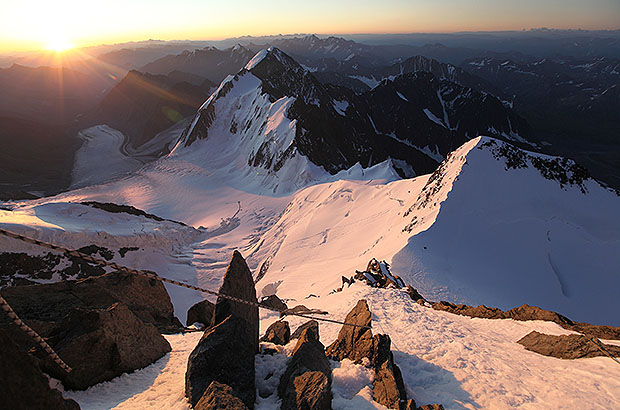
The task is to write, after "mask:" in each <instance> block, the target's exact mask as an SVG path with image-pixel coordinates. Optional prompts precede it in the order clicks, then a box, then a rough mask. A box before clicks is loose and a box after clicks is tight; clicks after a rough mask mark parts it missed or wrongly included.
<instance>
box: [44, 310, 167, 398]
mask: <svg viewBox="0 0 620 410" xmlns="http://www.w3.org/2000/svg"><path fill="white" fill-rule="evenodd" d="M48 343H49V344H50V346H52V348H53V349H54V350H55V351H56V353H58V355H59V356H60V357H61V358H62V359H63V360H64V361H65V362H66V363H67V364H68V365H69V366H70V367H71V368H73V370H72V371H71V372H70V373H66V372H64V371H62V370H61V369H59V368H58V366H57V365H56V364H55V363H53V362H51V361H50V360H49V359H48V358H47V356H45V359H44V360H43V362H42V365H43V368H44V370H45V371H46V372H47V373H49V374H51V375H53V376H54V377H56V378H57V379H60V380H61V381H62V382H63V384H64V385H65V387H66V388H68V389H73V390H76V389H77V390H81V389H86V388H88V387H90V386H92V385H94V384H97V383H100V382H102V381H107V380H111V379H113V378H115V377H117V376H120V375H121V374H123V373H130V372H132V371H134V370H136V369H140V368H142V367H145V366H148V365H150V364H151V363H153V362H155V361H156V360H158V359H160V358H161V357H162V356H164V355H165V354H166V353H168V352H170V350H171V348H170V344H169V343H168V341H166V339H165V338H164V337H163V336H162V335H161V334H160V333H159V331H158V330H157V328H155V326H153V325H151V324H145V323H143V322H142V321H141V320H140V319H138V318H137V317H136V315H134V314H133V313H132V311H131V310H129V308H128V307H127V306H125V305H123V304H120V303H115V304H113V305H112V306H110V307H109V308H107V309H82V308H77V309H75V310H73V311H72V312H71V313H70V314H69V315H67V317H66V318H65V319H64V320H63V321H62V322H61V323H60V324H59V325H58V326H57V327H56V328H54V330H53V331H52V333H51V335H50V337H49V339H48Z"/></svg>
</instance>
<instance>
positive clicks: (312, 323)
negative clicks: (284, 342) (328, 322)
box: [291, 320, 319, 340]
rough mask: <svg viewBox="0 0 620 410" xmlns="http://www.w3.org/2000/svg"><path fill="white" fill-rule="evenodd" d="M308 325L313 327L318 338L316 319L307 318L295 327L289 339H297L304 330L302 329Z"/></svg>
mask: <svg viewBox="0 0 620 410" xmlns="http://www.w3.org/2000/svg"><path fill="white" fill-rule="evenodd" d="M309 327H311V328H314V330H313V331H314V332H316V335H317V338H318V337H319V322H317V321H316V320H309V321H307V322H306V323H304V324H303V325H301V326H299V327H298V328H297V329H295V331H294V332H293V334H292V335H291V340H293V339H299V338H300V337H301V334H302V333H303V332H304V330H306V329H307V328H309Z"/></svg>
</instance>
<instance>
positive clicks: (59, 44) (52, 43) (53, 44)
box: [45, 36, 74, 53]
mask: <svg viewBox="0 0 620 410" xmlns="http://www.w3.org/2000/svg"><path fill="white" fill-rule="evenodd" d="M73 47H74V45H73V44H72V43H71V42H70V41H69V40H68V39H67V38H65V37H62V36H54V37H52V38H49V39H48V40H47V41H46V43H45V49H46V50H50V51H55V52H57V53H62V52H63V51H67V50H70V49H72V48H73Z"/></svg>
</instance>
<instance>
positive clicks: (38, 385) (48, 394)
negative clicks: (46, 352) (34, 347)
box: [0, 330, 80, 410]
mask: <svg viewBox="0 0 620 410" xmlns="http://www.w3.org/2000/svg"><path fill="white" fill-rule="evenodd" d="M0 397H1V398H2V399H1V400H0V408H2V409H7V410H8V409H11V410H31V409H46V410H47V409H49V410H79V408H80V406H79V405H78V404H77V403H76V402H75V401H73V400H66V399H64V398H63V397H62V394H61V393H60V392H59V391H58V390H56V389H52V388H50V386H49V381H48V379H47V377H45V375H44V374H43V373H42V372H41V370H40V369H39V367H38V366H37V361H36V360H35V358H33V357H32V356H30V355H29V354H28V353H26V352H25V351H23V350H22V349H20V348H19V347H18V345H17V344H15V342H13V341H12V340H11V339H9V337H8V336H7V335H6V334H5V333H4V332H3V331H1V330H0Z"/></svg>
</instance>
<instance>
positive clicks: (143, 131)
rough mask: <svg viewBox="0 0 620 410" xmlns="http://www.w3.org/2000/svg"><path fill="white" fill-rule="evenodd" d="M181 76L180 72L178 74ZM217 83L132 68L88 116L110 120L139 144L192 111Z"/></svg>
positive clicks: (95, 121)
mask: <svg viewBox="0 0 620 410" xmlns="http://www.w3.org/2000/svg"><path fill="white" fill-rule="evenodd" d="M177 77H180V76H177ZM213 86H214V84H213V83H211V82H210V81H209V80H204V81H203V82H202V84H200V85H194V84H190V83H188V82H185V81H182V82H176V79H175V78H170V77H168V76H164V75H152V74H145V73H141V72H139V71H130V72H129V73H128V74H127V76H126V77H125V78H124V79H123V80H122V81H121V82H120V83H118V84H117V85H116V86H115V87H114V88H113V89H112V90H111V91H110V92H109V93H108V94H107V95H106V97H105V98H104V99H103V101H102V102H101V104H99V107H98V108H97V110H96V111H95V112H94V113H93V114H92V115H91V116H90V117H89V118H88V120H87V123H88V124H89V125H96V124H106V125H108V126H110V127H112V128H115V129H117V130H119V131H121V132H122V133H123V134H125V136H126V137H128V139H129V142H130V143H131V144H132V145H133V146H134V147H139V146H140V145H142V144H144V143H145V142H147V141H149V140H150V139H151V138H152V137H154V136H155V135H156V134H158V133H159V132H161V131H164V130H166V129H167V128H169V127H171V126H172V125H174V124H176V123H177V122H179V121H181V120H182V119H183V118H185V117H187V116H189V115H192V114H193V113H194V112H195V111H196V109H197V108H198V107H200V105H201V104H202V103H203V102H204V100H205V99H206V98H207V97H208V96H209V92H210V90H211V89H212V88H213Z"/></svg>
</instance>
